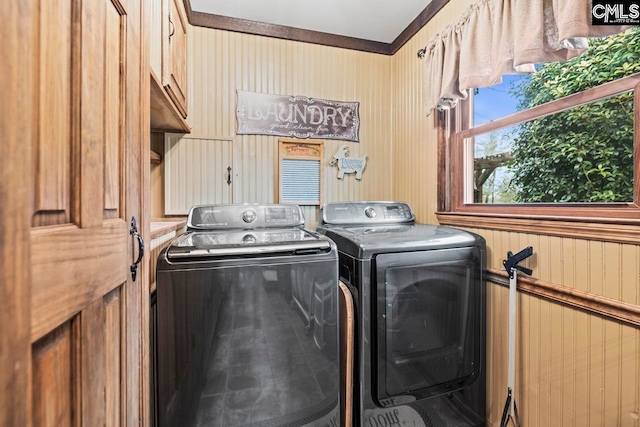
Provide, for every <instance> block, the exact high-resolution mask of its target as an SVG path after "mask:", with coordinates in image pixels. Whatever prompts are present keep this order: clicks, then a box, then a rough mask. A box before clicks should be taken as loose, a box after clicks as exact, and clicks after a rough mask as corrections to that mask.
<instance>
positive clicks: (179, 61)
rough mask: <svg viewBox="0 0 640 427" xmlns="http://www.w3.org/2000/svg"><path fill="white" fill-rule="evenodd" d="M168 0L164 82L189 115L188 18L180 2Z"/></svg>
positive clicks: (172, 97)
mask: <svg viewBox="0 0 640 427" xmlns="http://www.w3.org/2000/svg"><path fill="white" fill-rule="evenodd" d="M179 1H180V0H167V3H168V4H167V11H168V16H167V19H166V21H165V23H166V25H165V27H164V28H165V31H164V35H165V37H164V41H165V43H163V46H164V52H163V53H164V54H163V59H162V84H163V86H164V87H165V89H166V91H167V93H168V94H169V97H170V98H171V100H172V101H173V102H174V103H175V105H176V107H177V108H178V110H179V111H180V114H182V117H184V118H186V117H187V20H186V18H185V16H184V14H183V12H182V8H181V6H180V4H179V3H178V2H179Z"/></svg>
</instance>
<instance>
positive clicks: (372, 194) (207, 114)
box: [187, 27, 394, 227]
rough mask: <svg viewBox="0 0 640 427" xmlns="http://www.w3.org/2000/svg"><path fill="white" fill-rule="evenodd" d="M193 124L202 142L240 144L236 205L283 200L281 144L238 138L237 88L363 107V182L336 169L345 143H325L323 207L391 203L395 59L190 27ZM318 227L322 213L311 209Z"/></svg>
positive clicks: (307, 211) (357, 149)
mask: <svg viewBox="0 0 640 427" xmlns="http://www.w3.org/2000/svg"><path fill="white" fill-rule="evenodd" d="M188 39H189V53H188V57H189V67H188V68H189V96H188V98H189V100H190V101H189V117H188V118H187V120H188V122H189V124H190V125H191V126H192V128H193V130H192V135H193V137H195V138H202V139H209V138H218V139H223V140H231V141H233V159H234V160H233V161H234V165H233V170H234V175H235V177H234V178H235V180H234V184H233V202H235V203H271V202H276V201H277V191H278V185H277V183H278V176H277V173H278V164H277V162H278V139H277V137H270V136H257V135H251V136H248V135H243V136H238V135H236V118H235V107H236V92H235V91H236V89H243V90H249V91H255V92H265V93H273V94H285V95H304V96H308V97H315V98H323V99H330V100H340V101H358V102H360V119H361V126H360V141H361V142H360V143H351V142H348V143H347V144H348V145H349V147H350V149H351V156H361V155H363V154H367V156H368V160H367V168H366V169H365V172H364V175H363V178H362V180H361V181H357V180H356V179H355V177H354V176H353V175H350V176H349V175H347V176H345V178H344V179H343V180H338V179H337V178H336V174H337V171H336V170H335V169H334V168H331V167H330V166H329V161H330V159H331V156H332V155H333V154H334V153H335V152H336V151H337V148H338V147H339V146H340V145H341V144H344V143H345V142H343V141H326V142H325V162H324V167H325V170H324V194H323V200H324V201H339V200H365V199H388V198H391V196H392V180H393V176H392V172H391V171H392V158H393V155H394V153H393V150H392V140H391V101H392V87H391V57H388V56H384V55H378V54H372V53H364V52H356V51H350V50H345V49H338V48H331V47H326V46H318V45H312V44H307V43H300V42H292V41H286V40H278V39H272V38H267V37H260V36H252V35H246V34H239V33H232V32H227V31H220V30H211V29H205V28H199V27H189V38H188ZM304 215H305V217H306V220H307V224H308V225H309V226H311V227H315V223H316V208H315V207H305V208H304Z"/></svg>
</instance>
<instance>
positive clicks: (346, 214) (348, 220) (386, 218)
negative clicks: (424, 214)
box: [320, 202, 415, 225]
mask: <svg viewBox="0 0 640 427" xmlns="http://www.w3.org/2000/svg"><path fill="white" fill-rule="evenodd" d="M320 218H321V221H322V223H323V224H333V225H347V224H398V223H407V222H412V221H414V220H415V215H414V213H413V211H412V210H411V207H410V206H409V205H408V204H407V203H404V202H338V203H326V204H325V205H324V206H323V207H322V212H321V215H320Z"/></svg>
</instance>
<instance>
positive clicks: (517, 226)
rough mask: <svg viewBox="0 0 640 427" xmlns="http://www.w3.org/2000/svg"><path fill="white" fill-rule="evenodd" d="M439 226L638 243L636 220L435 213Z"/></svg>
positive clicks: (638, 226)
mask: <svg viewBox="0 0 640 427" xmlns="http://www.w3.org/2000/svg"><path fill="white" fill-rule="evenodd" d="M436 216H437V218H438V222H439V223H440V224H441V225H449V226H454V227H469V228H485V229H489V230H500V231H511V232H517V233H530V234H542V235H548V236H557V237H566V238H573V239H586V240H598V241H604V242H616V243H630V244H638V243H640V220H636V219H616V218H595V217H593V218H591V217H555V218H554V217H549V216H536V215H514V214H492V213H476V212H472V213H471V212H436Z"/></svg>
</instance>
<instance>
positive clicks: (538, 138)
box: [467, 92, 633, 203]
mask: <svg viewBox="0 0 640 427" xmlns="http://www.w3.org/2000/svg"><path fill="white" fill-rule="evenodd" d="M467 144H471V145H472V147H473V155H474V173H473V180H474V182H473V190H474V191H473V202H474V203H536V202H543V203H576V202H631V201H633V93H632V92H626V93H623V94H621V95H617V96H613V97H611V98H607V99H604V100H600V101H597V102H594V103H591V104H585V105H581V106H578V107H575V108H572V109H570V110H567V111H563V112H560V113H556V114H552V115H549V116H546V117H541V118H538V119H535V120H532V121H529V122H525V123H521V124H518V125H515V126H511V127H509V128H505V129H500V130H497V131H494V132H491V133H487V134H483V135H479V136H476V137H475V138H470V139H469V140H468V141H467ZM468 202H471V200H468Z"/></svg>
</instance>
